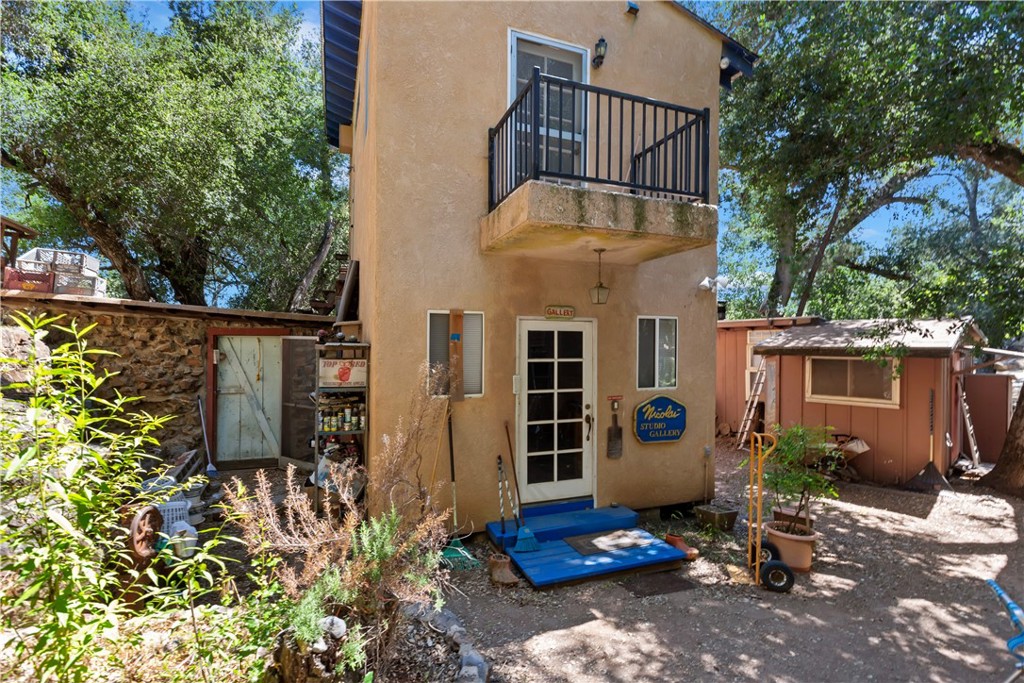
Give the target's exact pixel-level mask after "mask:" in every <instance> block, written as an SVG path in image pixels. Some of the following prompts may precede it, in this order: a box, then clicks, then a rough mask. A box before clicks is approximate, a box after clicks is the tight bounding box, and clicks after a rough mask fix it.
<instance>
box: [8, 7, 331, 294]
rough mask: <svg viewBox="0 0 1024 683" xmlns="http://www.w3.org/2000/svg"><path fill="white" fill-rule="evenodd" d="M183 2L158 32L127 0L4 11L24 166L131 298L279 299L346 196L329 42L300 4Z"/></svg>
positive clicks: (44, 213) (74, 238)
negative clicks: (329, 105) (328, 104)
mask: <svg viewBox="0 0 1024 683" xmlns="http://www.w3.org/2000/svg"><path fill="white" fill-rule="evenodd" d="M172 9H173V17H172V21H171V24H170V27H169V28H168V30H166V31H165V32H161V33H156V32H154V31H152V30H150V29H149V28H148V27H146V26H145V25H144V24H141V23H139V22H137V21H135V20H133V19H132V18H131V15H130V14H129V12H128V5H127V4H126V3H13V4H12V5H11V6H10V7H5V21H4V23H3V25H2V26H0V31H2V37H3V43H4V49H5V59H4V61H3V65H2V69H0V74H2V78H3V86H4V93H5V116H4V117H3V119H2V121H0V126H2V129H0V134H2V135H0V137H2V139H3V140H4V150H5V152H6V153H7V154H9V155H10V157H11V158H12V159H14V160H15V164H14V167H15V176H14V180H16V181H17V183H18V185H20V187H21V188H22V190H23V192H24V193H25V194H26V195H27V196H30V197H33V201H32V204H31V206H30V208H29V209H28V211H27V213H28V214H29V216H30V218H31V220H30V223H31V224H33V225H34V226H35V227H37V228H40V229H42V230H43V231H44V235H46V238H45V239H48V240H49V243H55V244H58V245H66V246H73V247H77V248H86V249H88V250H90V251H94V250H98V251H100V252H102V254H103V255H104V256H106V257H107V258H108V259H110V261H111V264H112V266H113V268H114V269H115V270H116V271H117V272H118V274H119V275H120V280H121V282H120V283H119V285H123V286H124V287H125V288H126V291H127V294H128V295H129V296H132V297H135V298H143V299H148V298H150V297H153V298H165V299H169V298H171V297H173V298H175V299H177V300H178V301H180V302H182V303H190V304H205V303H206V302H207V300H208V298H207V297H208V296H212V297H214V298H219V299H220V301H219V303H226V301H225V299H226V298H227V297H226V296H225V294H224V291H225V288H230V290H231V291H232V292H233V293H235V294H237V295H238V297H239V299H240V303H245V304H246V305H250V306H254V307H261V308H264V307H271V308H275V307H276V308H283V307H284V306H286V305H287V303H288V300H289V297H290V295H291V293H292V290H293V289H294V288H295V286H296V283H297V282H298V281H299V278H300V276H301V274H302V269H303V267H304V264H306V263H308V262H310V261H311V260H312V258H313V256H314V254H315V253H316V249H317V245H318V243H319V235H320V233H321V232H322V227H323V225H324V223H325V220H326V218H327V215H328V214H329V212H331V211H332V210H335V211H337V210H338V209H339V207H340V206H342V205H343V203H344V200H345V195H344V184H345V183H344V182H341V181H342V180H343V178H342V174H341V172H340V171H341V168H342V164H343V163H344V161H343V159H342V158H341V156H340V155H338V154H336V153H333V154H332V153H331V151H330V148H329V147H328V145H327V142H326V139H325V136H324V133H323V112H322V107H323V103H322V96H321V91H320V87H321V86H320V75H319V61H318V55H314V51H313V50H310V49H302V50H297V49H296V45H297V44H298V41H299V23H300V18H299V16H298V14H297V13H296V12H295V11H293V10H291V9H280V8H275V7H274V6H273V5H271V4H267V3H255V2H231V3H223V2H222V3H172ZM5 175H8V176H9V175H10V172H9V171H6V170H5ZM339 215H340V214H339ZM338 223H339V225H340V224H342V221H338ZM268 237H270V239H268ZM342 241H343V240H338V242H339V244H338V247H337V248H342V247H343V245H342V244H341V242H342ZM328 263H330V261H328ZM288 266H292V267H288ZM295 266H298V267H295Z"/></svg>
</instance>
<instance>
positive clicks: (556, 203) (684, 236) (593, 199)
mask: <svg viewBox="0 0 1024 683" xmlns="http://www.w3.org/2000/svg"><path fill="white" fill-rule="evenodd" d="M717 236H718V207H716V206H712V205H708V204H695V203H690V202H686V201H679V200H672V199H660V198H654V197H647V196H644V195H642V194H630V193H626V192H613V191H609V190H607V189H598V188H597V187H594V186H585V187H576V186H572V185H559V184H555V183H550V182H545V181H539V180H531V181H528V182H526V183H524V184H523V185H522V186H521V187H519V188H518V189H517V190H516V191H515V192H513V193H512V194H511V195H509V196H508V197H507V198H506V199H505V201H503V202H502V203H501V204H499V205H498V206H497V207H496V208H495V209H494V211H491V212H490V213H489V214H488V215H486V216H484V218H483V219H481V221H480V249H481V250H482V251H484V252H485V253H494V254H509V255H515V256H532V257H535V258H542V259H551V260H559V261H589V260H592V259H593V256H594V252H593V250H594V249H597V248H604V249H607V251H606V252H605V255H604V260H605V262H606V263H621V264H638V263H643V262H645V261H651V260H653V259H657V258H661V257H663V256H668V255H669V254H676V253H679V252H681V251H687V250H689V249H697V248H699V247H706V246H709V245H712V244H714V243H715V240H716V238H717Z"/></svg>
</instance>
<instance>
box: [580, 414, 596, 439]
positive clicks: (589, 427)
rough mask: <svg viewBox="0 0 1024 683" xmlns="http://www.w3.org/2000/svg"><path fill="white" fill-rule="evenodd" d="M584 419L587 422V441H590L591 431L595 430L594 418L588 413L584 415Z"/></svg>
mask: <svg viewBox="0 0 1024 683" xmlns="http://www.w3.org/2000/svg"><path fill="white" fill-rule="evenodd" d="M583 421H584V422H586V423H587V441H590V432H592V431H594V418H592V417H591V416H590V413H587V414H586V415H584V416H583Z"/></svg>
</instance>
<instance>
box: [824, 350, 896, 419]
mask: <svg viewBox="0 0 1024 683" xmlns="http://www.w3.org/2000/svg"><path fill="white" fill-rule="evenodd" d="M806 367H807V391H806V397H807V400H808V401H810V402H812V403H844V404H849V405H874V406H879V407H883V408H898V407H899V405H900V401H899V396H900V381H899V379H898V378H897V377H896V376H894V374H893V371H892V368H893V364H892V360H890V361H889V362H888V363H887V364H886V365H884V366H883V365H879V364H878V363H875V362H873V361H866V360H864V359H862V358H808V359H807V366H806Z"/></svg>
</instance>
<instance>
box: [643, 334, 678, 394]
mask: <svg viewBox="0 0 1024 683" xmlns="http://www.w3.org/2000/svg"><path fill="white" fill-rule="evenodd" d="M677 327H678V324H677V320H676V318H637V327H636V385H637V388H638V389H675V387H676V340H677Z"/></svg>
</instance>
